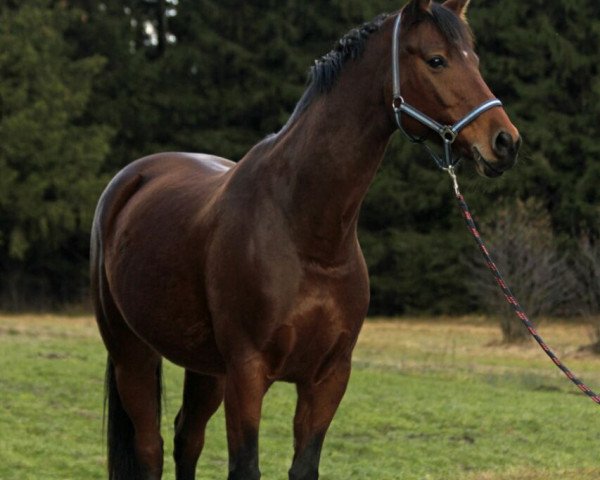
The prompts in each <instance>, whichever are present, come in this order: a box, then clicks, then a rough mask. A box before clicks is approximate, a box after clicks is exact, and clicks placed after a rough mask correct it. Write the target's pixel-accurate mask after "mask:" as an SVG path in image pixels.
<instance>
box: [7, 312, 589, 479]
mask: <svg viewBox="0 0 600 480" xmlns="http://www.w3.org/2000/svg"><path fill="white" fill-rule="evenodd" d="M540 330H541V333H542V335H544V336H545V337H546V339H547V340H548V342H549V343H550V344H551V345H553V346H554V347H555V348H556V349H557V351H558V352H559V353H560V354H561V355H562V357H563V358H564V360H565V361H566V362H567V363H568V364H569V366H570V367H571V368H572V369H573V370H575V371H576V373H578V374H580V375H581V376H582V377H583V378H584V379H585V380H587V381H589V382H590V383H591V385H592V387H594V386H595V387H596V388H598V387H600V358H598V357H593V356H590V355H588V354H585V353H581V352H580V351H579V348H578V347H580V346H581V345H582V344H585V342H586V340H587V338H588V335H587V331H586V328H585V327H584V326H579V325H571V324H564V323H546V324H544V325H543V326H542V328H541V329H540ZM498 338H499V333H498V331H497V329H496V327H495V326H494V325H492V324H490V323H489V322H487V321H486V320H484V319H479V318H466V319H451V320H450V319H431V320H429V321H424V320H419V321H417V320H402V321H398V322H389V321H376V320H375V321H370V322H368V323H367V325H366V326H365V328H364V330H363V333H362V335H361V340H360V342H359V345H358V347H357V349H356V352H355V357H354V358H355V362H354V371H353V375H352V380H351V383H350V387H349V390H348V393H347V394H346V397H345V399H344V402H343V403H342V406H341V407H340V410H339V411H338V414H337V416H336V418H335V420H334V423H333V425H332V427H331V430H330V432H329V435H328V437H327V440H326V444H325V449H324V452H323V459H322V462H321V478H322V479H323V480H346V479H361V480H362V479H369V480H392V479H402V480H459V479H460V480H517V479H518V480H554V479H561V480H592V479H594V480H596V479H599V478H600V453H599V450H598V445H599V443H600V417H599V416H598V414H599V412H598V407H597V406H595V405H594V404H593V403H592V402H591V401H590V400H589V399H587V398H585V397H584V396H583V395H581V394H580V393H579V391H578V390H576V389H575V388H574V387H573V386H572V385H571V384H570V383H568V382H567V381H566V380H565V379H564V378H563V377H562V375H561V374H560V372H558V370H557V369H556V368H555V367H554V366H553V365H552V363H551V362H550V361H549V359H548V358H547V357H546V356H545V355H543V353H542V352H541V350H539V349H538V348H537V347H534V346H529V347H510V348H506V347H503V346H501V345H498V344H497V343H496V340H497V339H498ZM104 364H105V352H104V348H103V346H102V344H101V342H100V339H99V337H98V334H97V332H96V329H95V326H94V323H93V321H92V319H91V318H88V317H78V318H64V317H56V316H0V480H13V479H15V480H16V479H19V480H29V479H32V480H33V479H36V480H37V479H48V480H50V479H57V480H58V479H74V480H75V479H101V478H105V474H104V441H103V436H102V435H103V434H102V426H101V425H102V401H103V393H102V389H103V374H104ZM165 383H166V393H167V394H166V397H167V403H166V408H165V418H164V423H163V436H164V438H165V449H166V452H165V454H166V462H165V476H164V478H166V479H173V465H172V461H171V458H170V456H171V451H172V435H173V429H172V426H171V425H172V419H173V417H174V416H175V414H176V413H177V410H178V408H179V398H180V394H181V383H182V375H181V370H180V369H178V368H176V367H174V366H172V365H169V364H167V365H166V367H165ZM293 410H294V389H293V387H292V386H290V385H285V384H276V385H275V386H274V387H273V388H272V390H271V391H270V392H269V394H268V396H267V399H266V402H265V405H264V410H263V423H262V427H261V446H260V449H261V469H262V471H263V479H265V480H280V479H287V473H286V472H287V470H288V468H289V463H290V461H291V456H292V440H291V422H292V415H293ZM226 468H227V458H226V445H225V433H224V419H223V413H222V411H219V412H218V414H217V415H215V417H214V418H213V420H212V421H211V423H210V425H209V430H208V433H207V446H206V449H205V452H204V454H203V457H202V458H201V461H200V465H199V470H198V471H199V475H198V478H200V479H211V480H212V479H225V478H226Z"/></svg>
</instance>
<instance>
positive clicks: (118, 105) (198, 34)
mask: <svg viewBox="0 0 600 480" xmlns="http://www.w3.org/2000/svg"><path fill="white" fill-rule="evenodd" d="M0 5H1V8H2V11H1V17H0V121H1V124H0V308H5V309H6V308H21V309H31V308H45V307H51V306H56V305H60V304H64V303H69V302H77V301H80V300H81V299H82V298H85V295H86V293H85V292H86V291H87V251H88V237H89V233H88V232H89V227H90V222H91V218H92V216H93V211H94V207H95V202H96V200H97V198H98V195H99V194H100V192H101V190H102V188H103V187H104V185H105V184H106V183H107V181H108V180H109V178H110V177H111V176H112V175H113V174H114V173H115V172H116V171H117V170H118V169H119V168H121V167H122V166H124V165H126V164H127V163H129V162H131V161H132V160H134V159H136V158H139V157H141V156H143V155H146V154H149V153H153V152H157V151H167V150H177V151H197V152H208V153H216V154H219V155H222V156H226V157H229V158H232V159H234V160H237V159H239V158H240V157H241V156H242V155H243V154H244V153H245V152H246V151H247V150H248V149H249V148H250V147H251V146H252V145H253V144H254V143H256V142H257V141H258V140H260V139H261V138H263V137H264V136H265V135H267V134H269V133H271V132H274V131H277V130H278V129H279V128H280V127H281V126H282V125H283V124H284V123H285V121H286V120H287V117H288V116H289V114H290V113H291V111H292V110H293V108H294V105H295V103H296V101H297V100H298V99H299V98H300V95H301V93H302V91H303V89H304V87H305V84H306V74H307V70H308V68H309V66H310V65H311V63H312V61H313V59H314V58H317V57H319V56H321V55H323V54H325V53H327V52H328V51H329V50H330V49H331V46H332V44H333V42H334V41H335V40H336V39H337V38H339V37H341V36H342V35H343V34H344V33H345V32H346V31H347V30H349V29H350V28H352V27H353V26H356V25H357V24H359V23H362V22H363V21H366V20H370V19H371V18H372V17H374V16H375V15H376V14H378V13H381V12H384V11H387V12H392V11H395V10H396V9H398V8H399V7H400V6H401V4H399V3H397V2H395V1H394V2H393V1H389V0H369V1H366V0H345V1H340V0H317V1H312V2H306V1H299V0H287V1H274V0H270V1H269V0H256V1H253V2H242V1H235V0H219V1H209V0H124V1H123V0H119V1H117V0H105V1H99V0H0ZM469 14H470V24H471V26H472V28H473V30H474V32H475V34H476V36H477V44H478V47H477V49H478V53H479V55H480V57H481V65H482V71H483V73H484V77H485V78H486V80H487V81H488V83H489V84H490V85H491V87H492V89H493V90H494V92H495V93H496V94H497V95H498V96H499V97H500V98H501V99H502V100H503V101H504V103H505V104H506V107H507V110H508V112H509V114H510V115H511V118H512V119H513V121H514V123H515V124H516V125H517V126H518V127H519V129H520V131H521V133H522V134H523V137H524V141H525V146H524V149H523V154H522V156H521V161H520V162H519V164H518V166H517V167H515V168H514V169H513V170H512V171H511V172H509V173H508V174H506V175H505V176H504V177H502V178H501V179H500V180H495V181H491V180H485V179H482V178H479V177H476V176H475V174H474V173H473V172H472V168H471V167H469V166H468V165H466V166H464V167H462V169H461V177H462V178H461V181H462V183H463V185H464V186H463V189H464V191H465V194H466V196H467V197H468V199H469V201H470V203H471V204H472V207H473V209H474V210H475V213H476V214H477V217H478V219H479V220H480V222H481V223H482V224H483V225H484V226H485V225H490V229H489V231H490V234H492V240H494V238H493V233H494V231H496V230H497V229H496V230H494V228H493V220H494V219H495V218H497V217H498V216H502V215H503V217H502V218H505V217H506V216H507V215H508V217H510V216H511V212H512V211H513V210H514V209H519V208H520V209H522V208H523V207H522V205H529V204H535V205H536V208H537V209H538V210H537V211H540V212H541V214H542V215H544V216H547V218H548V219H549V220H548V225H549V228H548V229H547V230H546V231H547V235H546V237H547V238H549V242H550V245H551V248H553V249H555V250H556V252H559V253H560V254H561V255H560V257H561V258H562V257H563V256H568V258H566V257H565V259H563V260H564V263H565V265H566V267H565V268H567V270H568V271H569V272H571V273H569V275H575V274H574V273H573V272H575V271H579V270H577V268H580V267H581V265H580V263H581V262H579V263H578V260H577V258H581V255H580V254H581V252H582V251H583V250H585V252H587V253H586V255H588V254H590V252H592V253H591V254H590V255H592V257H591V258H597V257H596V256H595V255H597V254H596V253H594V252H597V251H598V249H597V248H596V249H595V250H594V248H595V245H596V244H597V242H598V238H599V236H600V207H599V205H600V189H599V188H598V186H599V184H600V142H599V138H600V75H599V69H600V67H599V66H600V49H599V48H598V46H599V45H600V4H599V3H598V2H597V1H596V0H544V1H541V0H532V1H529V2H522V1H520V0H505V1H503V2H497V1H495V0H476V1H474V2H473V4H472V6H471V9H470V12H469ZM517 201H518V202H517ZM528 202H529V203H528ZM514 211H517V210H514ZM501 214H502V215H501ZM544 218H546V217H544ZM530 223H532V222H530ZM533 223H535V222H533ZM360 229H361V231H360V234H361V240H362V243H363V246H364V249H365V253H366V256H367V261H368V263H369V267H370V271H371V278H372V313H373V314H401V313H415V312H428V313H464V312H469V311H473V310H478V309H481V308H482V305H483V301H482V299H481V296H478V295H477V294H476V293H477V292H478V291H479V289H478V288H477V285H475V286H474V285H473V282H472V281H469V278H471V277H472V275H471V273H472V270H473V268H474V267H473V266H472V264H473V262H472V261H471V258H472V256H473V254H474V253H473V252H474V247H473V245H472V240H470V239H469V237H468V235H467V234H466V232H465V231H464V226H463V224H462V223H461V219H460V217H459V214H458V212H457V210H456V207H455V204H454V201H453V199H452V195H451V191H450V188H449V183H448V178H447V177H446V176H445V175H443V174H441V173H440V172H438V171H436V169H435V168H434V167H433V165H432V164H431V162H430V161H429V160H428V159H427V158H426V157H425V156H424V155H423V154H422V153H421V152H420V151H419V150H416V149H414V148H412V147H410V146H409V145H407V144H406V142H404V141H403V139H402V138H401V137H400V136H399V135H398V136H397V138H395V139H394V141H393V142H392V144H391V145H390V148H389V150H388V153H387V156H386V159H385V160H384V164H383V166H382V171H381V172H380V174H379V175H378V176H377V178H376V180H375V182H374V184H373V186H372V188H371V190H370V193H369V195H368V198H367V200H366V203H365V206H364V209H363V213H362V217H361V224H360ZM523 238H534V240H531V241H532V242H533V243H535V242H537V241H539V240H535V238H537V237H535V236H533V237H532V236H529V237H527V235H525V237H523ZM493 243H494V242H493ZM495 243H498V244H501V242H495ZM505 243H506V242H505ZM582 245H586V247H585V249H583V247H582ZM519 247H520V246H519V245H516V246H515V245H512V246H510V247H507V248H519ZM523 247H527V251H528V252H529V251H531V252H532V253H531V255H535V252H536V248H535V245H534V248H530V247H531V246H530V245H527V246H525V245H523ZM582 249H583V250H582ZM475 253H476V252H475ZM508 253H509V254H510V252H508ZM567 254H568V255H567ZM509 257H510V255H509ZM563 260H561V262H562V261H563ZM536 263H538V262H536V261H534V262H533V264H534V265H535V264H536ZM591 263H593V262H591ZM597 263H598V262H596V264H597ZM575 265H578V267H577V268H575ZM583 265H584V267H581V268H583V269H584V270H585V262H584V263H583ZM586 275H588V276H589V275H590V272H589V271H587V273H586ZM591 275H592V277H591V278H592V279H593V278H594V276H593V275H594V274H593V273H592V274H591ZM593 281H594V280H591V281H588V284H587V288H588V289H589V290H590V291H591V292H592V294H593V292H594V288H595V287H593V283H590V282H593ZM596 281H597V280H596ZM574 284H577V282H575V283H574ZM567 303H568V302H566V303H565V302H563V304H562V305H561V306H560V308H562V309H563V311H565V312H566V313H576V312H575V307H565V305H566V304H567ZM571 305H574V303H572V304H571ZM557 308H558V307H557Z"/></svg>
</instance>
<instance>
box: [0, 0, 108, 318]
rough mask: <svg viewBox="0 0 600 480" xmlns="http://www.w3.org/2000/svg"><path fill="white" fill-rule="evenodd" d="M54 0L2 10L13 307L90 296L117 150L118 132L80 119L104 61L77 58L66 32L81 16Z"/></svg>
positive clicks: (0, 239)
mask: <svg viewBox="0 0 600 480" xmlns="http://www.w3.org/2000/svg"><path fill="white" fill-rule="evenodd" d="M52 3H53V2H49V1H45V0H27V1H24V2H20V3H19V4H18V6H14V7H12V8H11V7H10V6H8V5H5V6H4V7H3V8H2V11H1V21H0V23H1V24H2V29H1V30H0V78H2V81H1V82H0V98H1V116H2V117H1V119H2V120H1V121H2V123H1V128H0V172H1V174H0V267H1V271H2V275H1V276H0V289H1V290H0V291H1V292H2V296H3V297H4V298H5V300H8V302H9V303H10V302H12V303H13V304H14V303H18V302H20V301H22V300H24V298H25V297H31V296H36V297H47V298H52V297H54V298H69V297H71V295H73V294H75V295H76V294H77V293H81V290H80V289H79V290H78V291H77V292H74V291H73V289H74V288H76V287H81V285H82V283H83V279H84V278H85V275H83V272H82V268H81V267H82V261H81V260H82V257H83V258H84V257H85V250H83V248H84V245H85V244H86V243H87V232H88V229H89V226H90V224H91V217H92V214H93V209H94V204H95V201H96V199H97V196H98V194H99V192H100V191H101V188H102V184H103V183H104V179H100V178H98V171H99V170H100V168H101V166H102V161H103V160H104V157H105V156H106V154H107V153H108V139H109V137H110V129H108V128H106V127H104V126H101V125H86V124H83V123H81V122H80V115H81V114H82V112H83V111H84V109H85V107H86V105H87V102H88V98H89V95H90V88H91V82H92V79H93V78H94V76H95V75H96V74H97V73H98V72H99V71H100V69H101V68H102V65H103V62H104V61H103V59H102V58H101V57H98V56H91V57H87V58H85V59H81V60H79V61H71V59H70V56H69V55H70V51H71V48H70V46H69V45H68V43H67V42H66V41H65V38H64V36H63V33H64V32H65V31H66V29H67V28H68V26H69V24H70V22H73V21H77V20H78V19H77V18H76V17H74V16H73V15H72V13H71V12H69V11H68V10H66V9H64V8H63V7H62V6H60V5H57V6H54V7H52ZM7 297H9V298H8V299H7ZM42 300H44V299H42ZM23 306H25V307H28V306H29V305H27V304H25V305H23Z"/></svg>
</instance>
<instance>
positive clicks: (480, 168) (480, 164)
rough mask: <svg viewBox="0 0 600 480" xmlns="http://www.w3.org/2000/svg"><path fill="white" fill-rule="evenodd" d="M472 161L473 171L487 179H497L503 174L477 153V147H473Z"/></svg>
mask: <svg viewBox="0 0 600 480" xmlns="http://www.w3.org/2000/svg"><path fill="white" fill-rule="evenodd" d="M472 152H473V159H474V160H475V169H476V170H477V173H479V174H480V175H482V176H484V177H487V178H497V177H499V176H501V175H502V174H503V173H504V172H503V171H501V170H498V169H497V168H494V167H493V166H492V165H490V163H489V162H488V161H487V160H486V159H485V158H484V156H483V155H482V154H481V153H480V152H479V150H478V149H477V147H473V149H472Z"/></svg>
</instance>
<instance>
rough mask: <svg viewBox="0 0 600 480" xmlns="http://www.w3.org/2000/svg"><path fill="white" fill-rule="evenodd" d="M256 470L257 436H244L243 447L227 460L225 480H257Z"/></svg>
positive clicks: (258, 473)
mask: <svg viewBox="0 0 600 480" xmlns="http://www.w3.org/2000/svg"><path fill="white" fill-rule="evenodd" d="M259 479H260V470H259V468H258V435H257V434H256V433H252V434H248V435H246V436H245V441H244V445H242V446H241V447H240V448H238V449H237V450H236V451H235V452H234V453H232V454H230V458H229V476H228V477H227V480H259Z"/></svg>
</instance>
